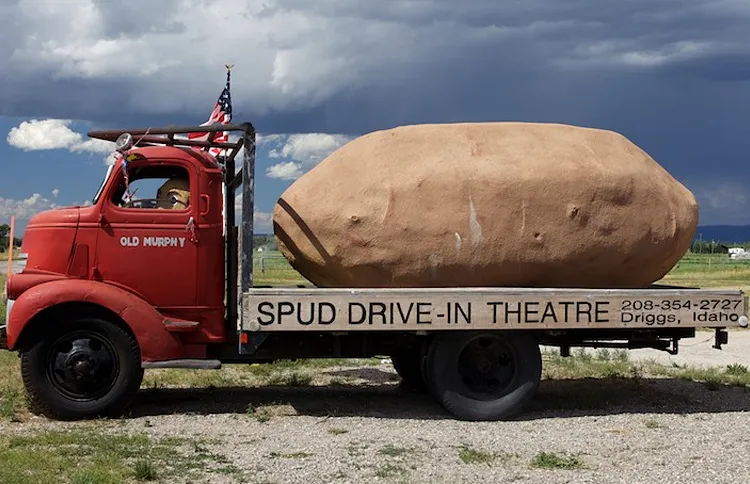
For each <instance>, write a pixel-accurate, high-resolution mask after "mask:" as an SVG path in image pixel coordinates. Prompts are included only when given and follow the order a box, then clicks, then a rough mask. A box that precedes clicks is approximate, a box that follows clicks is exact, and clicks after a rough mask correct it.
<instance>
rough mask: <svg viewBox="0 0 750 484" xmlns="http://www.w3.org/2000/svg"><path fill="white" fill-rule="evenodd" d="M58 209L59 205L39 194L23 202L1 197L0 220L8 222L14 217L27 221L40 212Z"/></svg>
mask: <svg viewBox="0 0 750 484" xmlns="http://www.w3.org/2000/svg"><path fill="white" fill-rule="evenodd" d="M57 207H59V205H57V204H56V203H54V202H52V201H51V200H49V199H48V198H44V197H43V196H42V195H40V194H39V193H34V194H33V195H32V196H30V197H29V198H26V199H23V200H14V199H11V198H3V197H0V219H3V220H6V219H9V218H10V217H11V215H14V216H15V217H16V218H17V219H21V220H26V219H29V218H31V217H32V216H34V215H36V214H37V213H39V212H43V211H45V210H50V209H53V208H57Z"/></svg>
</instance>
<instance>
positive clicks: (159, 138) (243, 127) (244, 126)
mask: <svg viewBox="0 0 750 484" xmlns="http://www.w3.org/2000/svg"><path fill="white" fill-rule="evenodd" d="M220 131H239V132H242V133H243V135H242V136H240V137H239V138H238V139H237V141H236V142H234V143H225V142H219V141H214V138H215V136H216V133H218V132H220ZM189 133H209V136H208V139H207V140H191V139H187V138H177V137H175V135H179V134H185V135H187V134H189ZM123 134H130V135H131V136H133V146H158V145H164V146H191V147H200V148H221V149H225V150H231V152H230V154H229V155H228V156H227V157H226V158H227V159H228V160H232V161H234V158H235V156H237V153H239V151H240V149H241V148H242V147H243V146H245V145H246V144H247V141H251V142H252V143H253V145H254V144H255V128H254V127H253V125H252V124H251V123H240V124H221V123H214V124H212V125H207V126H169V127H164V128H139V129H113V130H97V131H89V132H88V136H89V137H90V138H95V139H101V140H104V141H112V142H116V141H117V139H118V138H119V137H120V136H121V135H123Z"/></svg>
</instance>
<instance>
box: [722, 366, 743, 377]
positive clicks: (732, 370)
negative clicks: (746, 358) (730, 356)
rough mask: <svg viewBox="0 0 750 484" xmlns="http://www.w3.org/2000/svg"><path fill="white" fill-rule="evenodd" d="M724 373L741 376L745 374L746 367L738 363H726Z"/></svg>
mask: <svg viewBox="0 0 750 484" xmlns="http://www.w3.org/2000/svg"><path fill="white" fill-rule="evenodd" d="M725 373H726V374H727V375H734V376H742V375H747V373H748V369H747V367H746V366H745V365H740V364H739V363H732V364H731V365H727V369H726V370H725Z"/></svg>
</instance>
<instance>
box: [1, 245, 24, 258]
mask: <svg viewBox="0 0 750 484" xmlns="http://www.w3.org/2000/svg"><path fill="white" fill-rule="evenodd" d="M19 255H21V249H18V248H16V249H13V258H14V259H17V258H18V256H19ZM7 260H8V246H7V245H6V246H5V252H0V261H7Z"/></svg>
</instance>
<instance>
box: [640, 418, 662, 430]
mask: <svg viewBox="0 0 750 484" xmlns="http://www.w3.org/2000/svg"><path fill="white" fill-rule="evenodd" d="M643 424H644V425H645V426H646V428H647V429H658V428H661V424H660V423H659V422H657V421H656V420H654V419H648V420H646V421H645V422H644V423H643Z"/></svg>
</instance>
